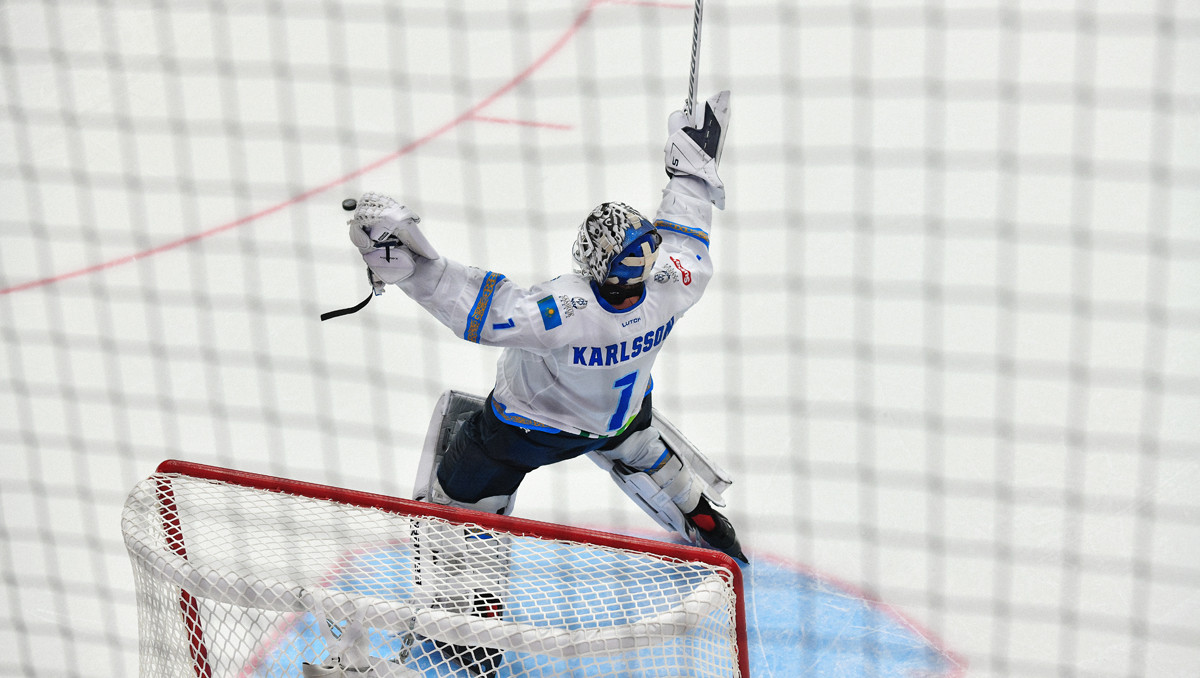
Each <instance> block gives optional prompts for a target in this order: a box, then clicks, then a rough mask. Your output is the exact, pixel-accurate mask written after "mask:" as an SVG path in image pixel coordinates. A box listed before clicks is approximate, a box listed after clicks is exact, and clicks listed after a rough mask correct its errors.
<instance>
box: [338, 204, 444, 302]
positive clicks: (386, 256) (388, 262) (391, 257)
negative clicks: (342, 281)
mask: <svg viewBox="0 0 1200 678" xmlns="http://www.w3.org/2000/svg"><path fill="white" fill-rule="evenodd" d="M346 223H348V224H349V225H350V242H352V243H354V246H355V247H357V248H358V251H359V253H360V254H362V258H363V261H365V262H366V263H367V266H368V267H369V268H370V269H371V273H372V274H373V275H374V276H375V278H377V279H378V280H379V281H381V282H383V283H397V282H400V281H402V280H405V279H406V278H408V277H409V276H411V275H412V274H413V268H414V263H415V262H414V259H413V256H414V255H415V256H421V257H425V258H426V259H437V258H438V253H437V250H435V249H434V248H433V245H431V244H430V243H429V240H428V239H426V237H425V234H424V233H422V232H421V228H420V226H419V224H420V223H421V217H419V216H417V215H416V213H414V212H413V211H412V210H410V209H409V208H407V207H405V206H404V205H401V204H400V203H398V202H396V201H395V200H392V199H391V198H389V197H387V196H385V195H380V194H378V193H364V194H363V196H362V198H361V199H360V200H358V202H357V206H356V207H355V209H354V216H353V217H351V218H350V220H349V221H348V222H346Z"/></svg>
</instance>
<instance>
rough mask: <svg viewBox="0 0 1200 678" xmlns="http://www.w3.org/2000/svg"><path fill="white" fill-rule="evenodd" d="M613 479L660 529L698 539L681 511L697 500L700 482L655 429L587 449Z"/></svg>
mask: <svg viewBox="0 0 1200 678" xmlns="http://www.w3.org/2000/svg"><path fill="white" fill-rule="evenodd" d="M588 456H589V457H590V458H591V460H592V461H593V462H595V463H596V465H598V466H600V468H603V469H605V470H606V471H608V473H609V475H610V476H611V477H612V479H613V482H615V483H616V484H617V487H620V488H621V491H623V492H624V493H625V494H627V495H629V497H630V498H631V499H633V500H634V502H636V503H637V505H638V506H640V507H641V508H642V510H643V511H645V512H646V514H647V515H649V516H650V517H651V518H653V519H654V521H655V522H657V523H658V524H659V525H661V526H662V527H663V528H664V529H667V530H671V531H674V532H678V533H679V534H681V535H683V536H684V537H686V538H687V539H688V540H689V541H692V542H693V543H699V542H698V541H697V538H698V536H699V535H697V534H696V532H695V529H694V528H692V527H691V526H690V525H689V524H688V521H687V519H686V518H684V512H685V511H689V510H691V509H693V508H695V507H696V504H697V502H699V501H700V493H701V490H702V484H701V483H700V482H699V479H698V478H697V477H696V476H695V475H694V474H693V473H692V472H691V471H689V470H688V469H687V468H686V467H685V466H684V464H683V462H682V461H681V460H680V459H679V457H678V456H676V455H675V454H674V453H673V452H672V451H671V450H669V449H668V448H667V446H666V445H665V444H664V443H663V441H662V438H661V437H660V436H659V431H658V429H656V428H654V427H653V426H650V427H647V428H645V429H643V430H641V431H638V432H637V433H634V434H633V435H631V436H629V438H627V439H626V440H625V441H624V442H622V443H621V444H620V445H619V446H618V447H617V448H615V449H612V450H603V451H596V452H590V453H588Z"/></svg>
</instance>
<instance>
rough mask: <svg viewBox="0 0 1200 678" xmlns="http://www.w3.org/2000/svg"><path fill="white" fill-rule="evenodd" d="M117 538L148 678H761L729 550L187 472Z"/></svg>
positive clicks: (179, 468)
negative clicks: (130, 573) (128, 569)
mask: <svg viewBox="0 0 1200 678" xmlns="http://www.w3.org/2000/svg"><path fill="white" fill-rule="evenodd" d="M122 531H123V534H124V538H125V544H126V547H127V549H128V551H129V554H130V557H131V559H132V561H133V567H134V573H135V580H136V588H137V592H138V608H139V619H140V635H141V638H140V645H141V657H142V666H141V671H142V675H143V676H155V677H156V678H157V677H165V676H179V677H180V678H197V677H198V678H215V677H217V676H284V675H287V676H297V675H301V674H302V673H303V675H305V676H341V675H354V676H376V677H378V678H388V677H392V676H434V675H437V676H442V675H464V676H560V675H587V676H610V675H611V676H617V675H643V676H668V675H669V676H679V675H694V676H722V677H725V676H738V675H741V676H745V675H748V671H747V664H746V651H745V627H744V623H743V621H742V620H743V618H744V613H743V612H742V607H741V602H740V592H741V575H740V572H739V570H738V568H737V566H736V565H735V564H734V563H733V561H732V560H731V559H729V558H728V557H727V556H725V555H724V554H720V553H717V552H712V551H706V550H703V549H696V548H692V547H686V546H678V545H675V544H667V543H660V542H652V541H646V540H641V539H636V538H626V537H619V536H616V535H609V534H604V533H600V532H594V531H590V530H583V529H577V528H567V527H563V526H559V525H552V524H548V523H539V522H534V521H527V520H520V519H516V518H511V517H507V516H496V515H490V514H484V513H478V512H474V511H463V510H459V509H455V508H450V507H442V506H435V505H431V504H424V503H420V502H414V501H408V500H403V499H396V498H391V497H385V496H382V495H373V494H367V493H361V492H353V491H348V490H342V489H337V488H333V487H328V486H323V485H313V484H308V483H301V482H295V481H289V480H282V479H279V478H273V477H270V476H261V475H255V474H248V473H242V472H237V471H229V470H225V469H220V468H216V467H210V466H202V465H197V464H190V463H185V462H174V461H172V462H165V463H164V464H162V465H160V467H159V469H158V471H157V472H156V473H155V474H154V475H153V476H151V477H149V478H147V479H146V480H144V481H142V482H140V483H138V484H137V485H136V486H135V488H134V489H133V491H132V492H131V493H130V495H129V498H128V500H127V502H126V505H125V510H124V514H123V519H122ZM306 665H307V666H306Z"/></svg>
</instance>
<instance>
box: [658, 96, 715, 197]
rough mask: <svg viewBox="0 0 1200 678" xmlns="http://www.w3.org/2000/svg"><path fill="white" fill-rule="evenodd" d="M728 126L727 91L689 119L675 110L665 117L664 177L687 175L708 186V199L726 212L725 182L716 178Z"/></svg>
mask: <svg viewBox="0 0 1200 678" xmlns="http://www.w3.org/2000/svg"><path fill="white" fill-rule="evenodd" d="M728 126H729V91H728V90H725V91H722V92H718V93H717V94H715V95H713V96H711V97H709V99H708V101H705V102H704V106H703V107H702V108H701V109H700V110H697V111H693V112H692V115H691V117H690V118H689V116H688V115H687V114H685V113H684V112H683V111H675V112H674V113H672V114H671V116H670V117H669V118H667V135H668V137H667V146H666V148H665V149H664V155H665V156H666V166H667V176H671V177H674V176H679V175H690V176H694V177H697V178H699V179H702V180H703V181H704V183H705V184H706V185H707V186H708V199H709V200H710V201H711V202H712V204H714V205H716V206H717V209H725V183H724V182H722V181H721V177H719V176H717V165H718V164H719V163H720V162H721V151H722V150H723V149H724V146H725V134H726V132H727V130H728Z"/></svg>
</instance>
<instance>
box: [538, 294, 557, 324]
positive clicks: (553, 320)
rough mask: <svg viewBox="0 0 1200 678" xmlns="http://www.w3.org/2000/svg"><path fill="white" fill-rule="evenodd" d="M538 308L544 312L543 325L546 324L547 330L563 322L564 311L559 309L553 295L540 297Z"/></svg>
mask: <svg viewBox="0 0 1200 678" xmlns="http://www.w3.org/2000/svg"><path fill="white" fill-rule="evenodd" d="M538 310H539V311H541V312H542V325H545V327H546V329H547V330H552V329H554V328H555V327H558V326H559V325H561V324H562V312H561V311H559V310H558V304H556V303H554V296H553V295H551V296H548V297H545V298H543V299H539V300H538Z"/></svg>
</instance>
